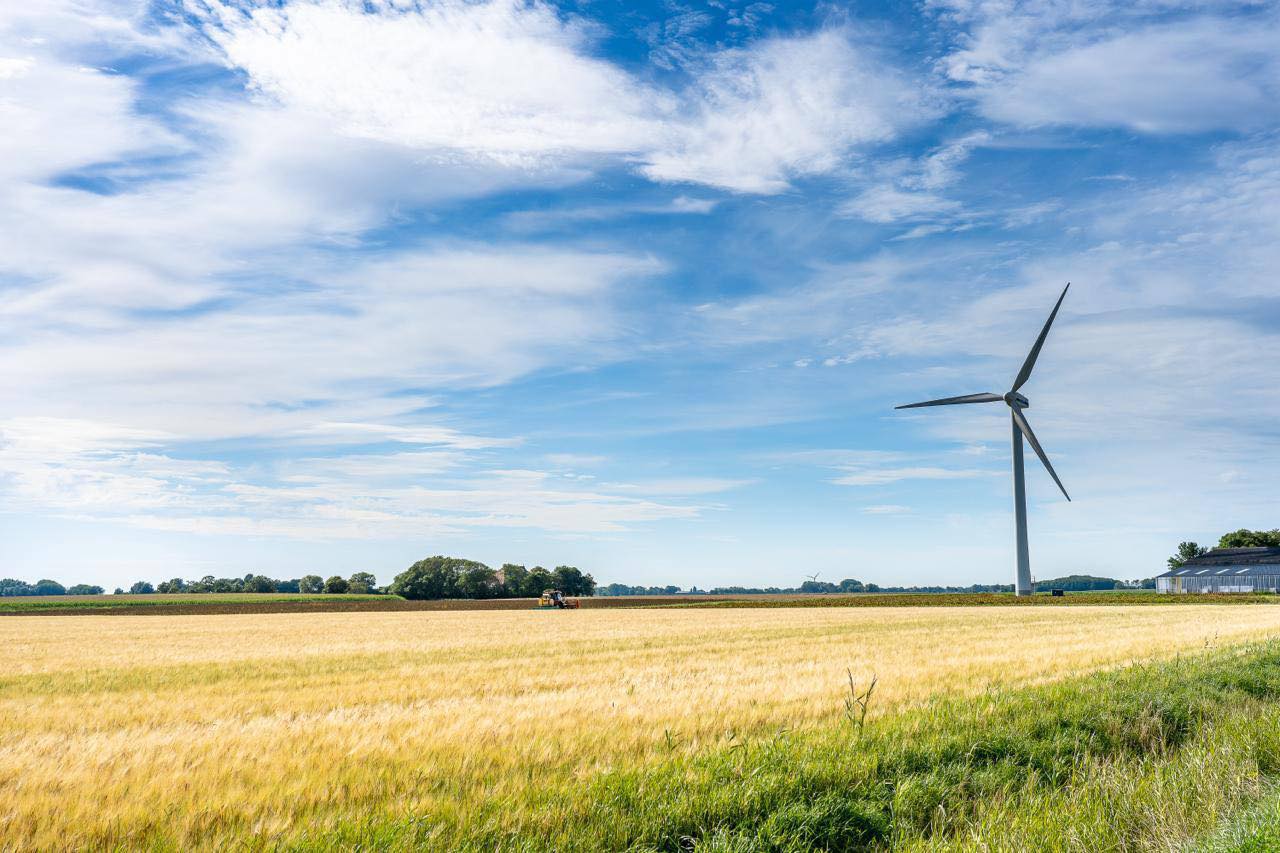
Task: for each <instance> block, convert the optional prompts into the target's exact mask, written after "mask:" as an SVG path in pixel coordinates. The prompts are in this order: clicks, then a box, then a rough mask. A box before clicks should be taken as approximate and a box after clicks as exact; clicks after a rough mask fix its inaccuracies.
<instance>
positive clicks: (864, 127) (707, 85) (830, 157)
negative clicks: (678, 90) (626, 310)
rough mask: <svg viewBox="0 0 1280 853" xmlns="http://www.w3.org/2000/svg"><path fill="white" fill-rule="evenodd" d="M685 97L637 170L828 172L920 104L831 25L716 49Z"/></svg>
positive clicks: (768, 178) (665, 175)
mask: <svg viewBox="0 0 1280 853" xmlns="http://www.w3.org/2000/svg"><path fill="white" fill-rule="evenodd" d="M693 100H694V101H695V117H694V119H693V120H692V121H691V122H690V123H688V124H686V125H684V126H680V127H677V128H675V135H674V144H673V145H671V146H669V147H664V148H660V149H658V150H655V151H652V152H649V153H647V154H644V155H642V156H643V159H644V160H645V163H646V164H645V166H644V169H643V171H644V173H645V174H646V175H648V176H650V177H652V178H655V179H657V180H665V181H689V182H697V183H708V184H713V185H715V186H721V187H725V188H727V189H732V190H737V191H741V192H778V191H780V190H782V189H785V188H786V187H787V186H788V184H789V182H790V180H791V179H792V178H795V177H801V176H805V175H813V174H820V173H824V172H831V171H834V170H836V169H838V168H839V167H840V166H841V164H842V163H843V162H844V160H845V159H846V158H847V157H848V155H849V154H850V152H851V151H852V150H854V149H855V148H856V147H858V146H860V145H867V144H872V143H877V142H883V141H885V140H887V139H890V138H892V137H893V136H894V135H895V134H896V132H897V131H898V129H899V128H901V127H902V126H904V125H909V124H911V123H914V122H916V121H918V120H919V119H920V118H921V117H922V115H923V114H925V113H926V112H927V107H926V106H925V105H924V103H923V102H922V99H921V97H920V95H919V93H918V92H917V90H916V89H914V88H913V87H912V86H911V85H909V84H908V83H907V81H906V80H905V79H903V78H902V77H900V76H899V75H898V74H896V73H894V72H893V71H892V70H891V69H890V67H889V66H887V65H886V64H883V63H880V62H878V61H877V60H876V59H874V58H873V55H872V53H871V51H870V50H869V49H868V48H866V47H865V46H863V47H859V46H855V45H854V43H853V42H852V40H851V36H850V33H848V32H847V31H844V30H840V29H828V30H823V31H820V32H818V33H815V34H813V35H810V36H803V37H795V38H775V39H770V40H767V41H763V42H759V43H757V44H755V45H752V46H751V47H750V48H748V49H745V50H732V51H726V52H724V53H722V54H720V55H719V56H717V57H715V59H714V61H713V64H712V67H711V69H710V71H708V72H707V73H706V74H704V75H703V76H702V77H701V78H700V79H699V80H698V81H697V91H696V93H695V94H694V95H693Z"/></svg>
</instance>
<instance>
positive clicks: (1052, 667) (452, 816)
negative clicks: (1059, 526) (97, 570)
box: [0, 605, 1280, 849]
mask: <svg viewBox="0 0 1280 853" xmlns="http://www.w3.org/2000/svg"><path fill="white" fill-rule="evenodd" d="M1277 629H1280V608H1273V607H1223V606H1195V605H1180V606H1173V607H1157V606H1145V607H1125V606H1100V607H1073V608H1062V609H1057V608H1026V609H1023V608H963V607H956V608H919V609H917V608H905V607H904V608H885V609H874V608H823V609H799V608H797V609H764V610H751V609H741V610H735V609H725V610H646V611H640V610H613V611H609V610H583V611H579V612H549V613H548V612H532V611H530V612H508V611H491V612H473V613H468V612H459V613H454V612H434V613H433V612H413V613H322V614H245V615H217V616H190V615H174V616H150V617H145V618H130V617H118V616H30V617H21V618H18V617H13V618H6V619H3V620H0V647H2V648H4V649H5V650H6V654H5V655H4V657H3V660H0V731H3V733H4V735H3V737H4V748H3V749H0V849H13V848H16V849H27V848H30V849H37V848H39V849H49V848H75V847H81V848H104V847H121V848H134V847H149V848H160V849H166V848H168V849H190V848H209V849H212V848H225V847H227V846H230V845H240V846H246V845H247V846H249V847H251V848H257V847H280V846H284V847H288V846H307V847H316V846H320V847H323V846H325V844H324V841H323V840H324V839H325V838H326V837H328V836H329V835H330V834H331V833H335V832H339V831H342V830H343V828H344V827H346V828H349V827H351V826H353V825H360V826H371V825H379V824H380V823H381V824H386V825H397V826H399V825H404V824H405V823H406V822H411V823H412V822H418V823H422V824H429V825H430V826H431V827H433V829H432V832H433V833H435V834H434V835H433V836H432V837H433V838H437V839H448V838H451V837H456V838H461V837H463V836H465V835H466V834H467V833H468V832H469V831H471V830H472V829H474V828H475V826H476V824H477V823H478V822H483V823H485V824H486V826H488V827H489V829H492V830H495V831H496V830H501V829H502V828H503V827H506V826H519V825H521V821H522V820H524V818H523V817H522V815H526V814H532V813H534V812H535V811H536V807H537V805H538V803H539V802H540V801H541V800H542V799H544V798H545V797H547V796H549V795H550V794H549V792H552V791H563V790H565V789H566V788H573V787H574V786H585V785H587V784H588V783H589V782H590V781H591V780H592V779H594V778H598V777H600V776H601V775H602V774H608V773H611V772H617V771H619V770H626V769H627V768H636V767H644V766H646V765H647V764H650V763H652V762H658V761H663V760H669V759H670V758H671V757H672V756H673V755H696V754H698V753H700V752H702V751H707V750H716V749H721V748H725V747H731V746H732V745H733V744H734V743H736V742H745V741H748V740H750V739H752V738H759V737H761V736H763V735H766V734H770V733H776V732H782V731H790V732H796V731H804V730H806V729H810V728H820V727H822V726H824V725H827V724H830V723H831V722H832V721H833V720H837V719H839V718H840V717H841V716H842V715H843V714H844V712H845V706H844V700H845V698H846V697H848V696H850V695H851V694H850V686H849V685H850V681H849V679H850V675H851V676H852V680H853V683H854V684H855V686H857V687H859V688H863V687H865V686H866V685H868V684H870V682H871V679H872V677H873V676H874V677H875V678H876V679H878V680H877V683H876V688H875V691H874V694H873V696H872V699H871V702H870V707H869V717H870V718H871V719H875V718H876V717H878V716H880V715H884V714H888V713H890V712H894V711H897V710H900V709H903V708H907V707H911V706H913V705H915V704H918V703H920V702H921V701H922V700H924V699H925V698H926V697H930V696H935V695H937V694H939V693H947V694H956V695H965V694H982V693H989V692H990V691H991V690H992V689H993V688H997V687H1002V688H1010V687H1014V686H1022V685H1029V684H1035V683H1041V682H1047V681H1054V680H1057V679H1062V678H1066V677H1068V676H1073V675H1075V674H1078V673H1081V672H1086V671H1091V670H1097V669H1104V668H1109V667H1114V666H1117V665H1121V664H1125V663H1128V662H1131V661H1134V660H1138V659H1160V658H1171V657H1173V656H1175V655H1183V654H1190V653H1194V652H1197V651H1199V650H1202V649H1204V648H1205V647H1206V646H1214V645H1225V644H1229V643H1235V642H1243V641H1248V640H1257V639H1261V638H1265V637H1269V636H1273V635H1275V634H1276V633H1277ZM441 844H442V845H445V843H444V842H443V841H442V842H441ZM445 846H447V845H445Z"/></svg>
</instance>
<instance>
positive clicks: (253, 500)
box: [0, 418, 704, 540]
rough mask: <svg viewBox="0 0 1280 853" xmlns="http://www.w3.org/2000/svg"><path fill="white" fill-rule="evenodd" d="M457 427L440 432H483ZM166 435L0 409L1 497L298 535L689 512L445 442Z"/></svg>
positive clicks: (534, 524) (135, 521) (73, 511)
mask: <svg viewBox="0 0 1280 853" xmlns="http://www.w3.org/2000/svg"><path fill="white" fill-rule="evenodd" d="M460 438H461V437H459V436H456V435H455V436H452V437H450V440H451V441H454V442H455V443H460V444H462V445H464V446H467V445H470V446H475V445H482V444H484V443H485V442H484V441H483V440H481V439H476V440H474V441H472V440H466V439H463V440H461V441H459V439H460ZM174 441H175V439H174V437H173V436H164V435H160V434H155V433H146V432H140V431H138V430H136V429H132V428H129V427H120V426H115V425H111V424H104V423H99V422H94V421H84V420H79V421H73V420H63V419H50V418H23V419H13V420H10V421H7V422H0V484H3V488H4V493H5V502H6V509H7V510H8V511H11V512H13V511H26V512H36V513H40V514H43V515H48V516H54V517H62V518H93V519H96V520H105V521H114V522H117V523H122V524H127V525H131V526H135V527H141V528H146V529H151V530H168V531H180V532H185V533H208V534H231V535H252V536H277V537H287V538H303V539H309V540H316V539H319V540H332V539H363V538H376V537H388V536H396V537H408V538H420V537H423V536H429V535H452V534H459V533H462V532H464V531H467V530H472V529H484V528H533V529H538V530H543V531H551V532H558V533H593V532H594V533H600V532H616V531H622V530H626V529H628V528H629V527H630V526H632V525H635V524H641V523H645V522H652V521H659V520H663V519H672V518H693V517H696V516H697V515H698V514H699V512H700V508H698V507H696V506H690V505H683V504H676V503H662V502H657V501H654V500H650V499H646V498H640V497H635V496H633V495H628V494H625V493H623V492H624V491H626V490H619V489H604V488H583V487H578V486H572V485H570V486H566V485H565V484H564V482H563V481H562V480H560V479H558V478H554V477H553V476H552V475H549V474H546V473H543V472H538V471H524V470H486V469H484V468H479V469H477V468H475V467H474V466H471V467H468V468H465V469H462V470H457V469H458V468H459V466H461V465H463V464H464V463H466V462H467V461H468V460H467V457H466V455H465V453H462V452H460V451H458V450H456V449H451V448H450V447H448V446H445V447H443V448H439V449H425V448H424V449H420V450H415V451H409V452H395V453H389V454H388V453H383V454H378V453H360V454H349V455H346V456H343V457H340V458H324V457H316V458H302V459H292V460H289V459H285V460H283V461H280V462H276V463H271V462H262V461H258V462H255V463H254V464H251V465H235V464H231V463H227V462H221V461H210V460H205V459H192V458H183V457H182V456H178V455H175V454H174V453H173V452H165V450H164V448H165V447H166V446H172V445H174ZM451 472H452V473H451ZM641 491H642V492H643V491H646V490H641ZM657 491H658V492H661V493H663V494H675V493H683V494H696V493H699V492H700V491H704V490H701V489H692V490H690V489H685V490H684V491H683V492H679V490H678V489H675V488H672V489H660V490H657Z"/></svg>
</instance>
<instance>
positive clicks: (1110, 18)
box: [940, 2, 1280, 133]
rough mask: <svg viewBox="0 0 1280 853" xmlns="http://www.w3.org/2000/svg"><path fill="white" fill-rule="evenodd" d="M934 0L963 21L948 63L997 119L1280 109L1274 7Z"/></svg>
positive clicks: (1229, 121)
mask: <svg viewBox="0 0 1280 853" xmlns="http://www.w3.org/2000/svg"><path fill="white" fill-rule="evenodd" d="M940 5H950V7H951V15H950V17H951V18H952V19H953V20H957V21H958V22H961V23H962V24H964V25H966V26H967V27H968V31H967V33H966V34H965V36H964V37H963V39H962V46H961V47H960V48H959V49H958V50H955V51H953V52H952V53H951V54H950V55H948V56H947V57H946V58H945V59H944V60H943V61H942V62H941V63H940V64H941V66H942V68H943V70H944V73H945V74H946V75H947V76H949V77H950V78H951V79H953V80H956V81H961V82H965V83H969V84H972V85H973V86H974V88H973V89H972V90H971V94H972V95H973V97H975V98H976V99H977V101H978V104H979V108H980V109H981V111H982V112H983V113H984V114H985V115H986V116H988V117H990V118H993V119H996V120H999V121H1005V122H1009V123H1011V124H1017V125H1042V124H1067V125H1086V126H1115V127H1128V128H1133V129H1135V130H1139V131H1143V132H1148V133H1171V132H1172V133H1177V132H1195V131H1202V130H1211V129H1221V128H1226V129H1233V130H1248V129H1256V128H1258V127H1261V126H1267V125H1271V124H1274V122H1275V121H1276V119H1277V118H1278V117H1280V108H1278V107H1277V103H1278V100H1277V98H1278V96H1280V49H1277V47H1276V45H1277V44H1280V26H1278V20H1277V17H1276V16H1275V15H1274V14H1273V13H1270V12H1266V11H1262V10H1259V9H1252V10H1243V11H1244V14H1243V15H1240V14H1237V15H1235V16H1233V17H1225V16H1222V17H1219V16H1217V15H1213V14H1204V10H1198V11H1200V12H1201V13H1200V14H1198V15H1195V16H1191V17H1188V16H1180V17H1177V18H1173V19H1169V18H1168V17H1167V13H1168V12H1169V11H1171V10H1170V8H1169V7H1168V6H1167V5H1165V4H1161V3H1136V4H1118V3H1109V2H1086V3H1053V2H1041V3H1028V4H1019V5H1017V6H1015V7H1010V6H1009V5H1008V4H1006V3H1002V2H980V3H972V4H967V3H957V4H940ZM1223 11H1228V10H1225V9H1224V10H1223ZM1232 11H1236V12H1240V11H1242V10H1241V9H1235V10H1232Z"/></svg>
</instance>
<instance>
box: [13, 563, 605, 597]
mask: <svg viewBox="0 0 1280 853" xmlns="http://www.w3.org/2000/svg"><path fill="white" fill-rule="evenodd" d="M546 589H558V590H560V591H561V592H563V593H564V594H565V595H571V596H589V595H595V592H596V581H595V578H593V577H592V576H591V575H589V574H587V573H585V572H583V571H582V570H581V569H579V568H577V567H576V566H556V567H555V568H554V569H545V568H543V567H542V566H534V567H533V568H527V567H525V566H523V565H520V564H518V563H505V564H504V565H503V566H502V568H501V569H496V570H495V569H492V568H490V567H489V566H486V565H485V564H484V563H480V562H477V561H475V560H467V559H463V558H461V557H444V556H435V557H428V558H426V559H425V560H419V561H418V562H416V563H414V564H413V565H412V566H410V567H409V568H408V569H406V570H405V571H403V572H401V573H400V574H398V575H396V577H395V580H394V581H392V582H391V583H390V584H389V585H387V586H385V587H380V586H378V581H377V578H375V577H374V576H373V575H372V574H370V573H369V572H356V573H355V574H353V575H351V576H350V577H346V578H344V577H342V576H341V575H334V576H332V577H330V578H327V579H326V578H322V577H320V576H319V575H304V576H303V577H300V578H292V579H289V580H277V579H275V578H269V577H267V576H266V575H256V574H253V573H252V572H250V573H249V574H246V575H245V576H244V577H242V578H219V577H214V576H213V575H205V576H204V577H202V578H200V579H199V580H185V579H183V578H172V579H170V580H167V581H161V582H159V583H155V584H153V583H151V582H150V581H145V580H141V581H137V582H136V583H134V584H133V585H132V586H130V587H129V588H128V589H124V588H122V587H117V588H116V590H115V594H116V595H153V594H155V593H186V594H201V593H219V592H223V593H225V592H258V593H265V592H291V593H306V594H311V595H315V594H321V593H327V594H343V593H351V594H358V595H370V594H375V595H376V594H387V593H390V594H392V595H399V596H402V597H404V598H412V599H439V598H537V597H538V596H540V595H542V591H543V590H546ZM103 592H104V590H103V588H102V587H100V586H91V585H89V584H76V585H75V586H72V587H70V588H67V587H64V586H63V585H62V584H60V583H58V582H57V581H52V580H39V581H36V582H35V583H34V584H30V583H27V582H25V581H20V580H14V579H12V578H5V579H3V580H0V596H12V595H101V594H102V593H103Z"/></svg>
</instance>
